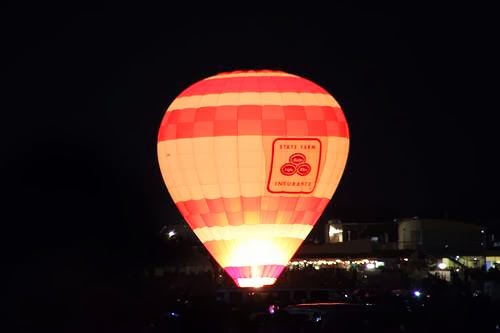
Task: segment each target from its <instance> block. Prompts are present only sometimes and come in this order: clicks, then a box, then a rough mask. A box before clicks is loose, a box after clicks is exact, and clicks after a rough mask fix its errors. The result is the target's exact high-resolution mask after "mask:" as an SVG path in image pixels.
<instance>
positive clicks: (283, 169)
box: [267, 138, 322, 193]
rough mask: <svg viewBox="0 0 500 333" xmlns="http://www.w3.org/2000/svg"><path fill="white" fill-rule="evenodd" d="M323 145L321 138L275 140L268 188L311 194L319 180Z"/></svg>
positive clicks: (275, 190)
mask: <svg viewBox="0 0 500 333" xmlns="http://www.w3.org/2000/svg"><path fill="white" fill-rule="evenodd" d="M321 147H322V145H321V140H320V139H317V138H277V139H275V140H274V141H273V147H272V156H271V165H270V166H271V168H270V170H269V178H268V182H267V190H268V191H269V192H271V193H312V192H313V191H314V188H315V187H316V183H317V181H318V175H319V166H320V162H321Z"/></svg>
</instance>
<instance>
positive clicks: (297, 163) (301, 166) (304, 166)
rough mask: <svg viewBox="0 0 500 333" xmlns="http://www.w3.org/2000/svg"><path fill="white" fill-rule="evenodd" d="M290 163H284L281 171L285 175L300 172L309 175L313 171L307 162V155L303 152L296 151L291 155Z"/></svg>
mask: <svg viewBox="0 0 500 333" xmlns="http://www.w3.org/2000/svg"><path fill="white" fill-rule="evenodd" d="M288 161H289V162H288V163H285V164H283V166H282V167H281V168H280V171H281V173H282V174H283V175H285V176H292V175H294V174H298V175H299V176H307V175H308V174H309V172H311V165H309V163H306V156H305V155H304V154H301V153H295V154H292V155H291V156H290V158H289V159H288Z"/></svg>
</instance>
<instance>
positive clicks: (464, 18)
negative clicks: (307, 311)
mask: <svg viewBox="0 0 500 333" xmlns="http://www.w3.org/2000/svg"><path fill="white" fill-rule="evenodd" d="M3 6H4V7H3V9H2V10H1V12H2V14H1V16H2V19H1V20H0V25H1V31H2V32H1V44H2V70H1V74H0V76H1V78H2V79H1V85H2V87H1V91H2V98H1V110H2V113H1V114H2V121H1V127H2V130H1V132H0V135H1V137H0V147H1V151H2V157H1V158H0V168H1V169H0V170H1V173H0V177H1V187H2V204H1V207H2V208H1V216H2V218H1V220H2V226H3V228H4V229H3V237H4V239H5V240H6V241H5V242H4V245H5V244H7V248H8V249H9V251H8V252H7V254H8V255H7V257H8V259H7V262H9V263H12V264H13V266H12V267H14V268H13V269H12V270H11V272H12V276H13V279H17V278H20V277H23V276H25V274H24V272H27V271H32V270H35V271H37V272H46V271H49V270H50V269H51V268H50V267H52V266H51V265H53V266H54V267H56V266H57V267H61V266H63V267H66V266H68V267H69V266H71V265H70V264H69V263H70V262H72V258H77V259H75V260H78V264H76V263H73V264H72V265H80V266H78V267H82V265H83V266H85V265H89V267H90V266H92V267H94V266H93V265H97V266H98V267H99V269H102V270H106V269H109V267H110V266H113V265H115V266H116V267H122V266H134V264H136V266H137V267H140V266H141V265H142V264H143V263H144V262H146V261H147V260H148V258H149V256H150V255H153V254H154V252H155V248H154V247H151V245H150V244H152V243H153V239H155V237H157V234H158V233H159V230H160V228H161V226H163V225H164V224H172V223H183V222H182V219H181V217H180V215H179V214H178V213H177V210H176V208H175V206H174V205H173V203H172V201H171V199H170V196H169V195H168V193H167V190H166V188H165V186H164V184H163V182H162V179H161V175H160V171H159V167H158V163H157V159H156V138H157V131H158V128H159V125H160V121H161V119H162V117H163V113H164V110H165V108H166V107H167V106H168V105H169V103H170V102H171V101H172V100H173V99H174V98H175V97H176V96H177V95H178V94H179V93H180V92H181V91H182V90H183V89H184V88H186V87H187V86H189V85H190V84H192V83H194V82H196V81H198V80H200V79H202V78H205V77H207V76H210V75H213V74H216V73H218V72H221V71H229V70H236V69H261V68H264V69H276V70H284V71H287V72H291V73H294V74H298V75H300V76H303V77H305V78H308V79H310V80H312V81H314V82H316V83H318V84H319V85H321V86H322V87H324V88H325V89H327V90H328V91H329V92H330V93H331V94H332V95H333V96H335V98H336V99H337V100H338V101H339V103H340V105H341V106H342V108H343V110H344V113H345V115H346V118H347V120H348V123H349V128H350V132H351V150H350V155H349V159H348V163H347V166H346V171H345V174H344V176H343V178H342V180H341V183H340V185H339V188H338V189H337V191H336V193H335V195H334V198H333V202H332V204H333V209H331V213H332V217H335V218H340V219H343V220H348V221H380V220H391V219H393V218H400V217H412V216H421V217H439V218H440V217H443V216H449V217H450V218H457V219H464V220H473V221H491V220H495V219H496V218H498V216H499V214H498V198H499V195H498V190H497V188H498V185H499V181H498V180H499V177H498V170H499V163H498V162H497V154H498V151H499V149H498V122H497V119H498V117H497V113H498V111H499V109H498V102H497V101H495V100H494V98H495V93H496V92H497V90H498V74H499V73H498V59H499V54H498V53H499V52H498V51H497V47H498V45H497V44H498V33H497V31H498V28H499V27H498V20H497V18H496V17H495V16H494V15H493V11H491V10H490V9H489V8H479V7H475V8H470V7H465V6H463V7H443V8H437V7H431V6H429V7H427V8H423V7H405V8H397V7H389V6H385V7H384V6H378V5H377V6H373V7H362V6H354V5H347V4H338V5H332V6H331V7H330V5H329V7H326V5H324V6H325V7H316V8H311V9H310V10H309V9H307V8H298V7H297V8H291V11H290V12H288V13H287V12H281V13H279V12H272V11H266V12H265V13H266V14H263V12H264V11H263V10H261V11H260V12H261V13H260V14H256V12H258V11H257V10H258V8H257V7H255V8H251V9H252V10H253V12H248V13H245V10H244V9H240V10H236V9H235V11H234V12H232V13H225V12H219V13H217V14H215V15H214V14H213V13H212V12H210V13H209V12H204V11H203V10H200V11H199V12H198V13H193V12H192V10H191V9H190V8H189V7H186V8H184V9H177V8H176V7H175V6H173V5H172V6H171V7H168V6H167V5H164V7H148V6H146V5H141V6H138V5H134V6H132V5H124V4H121V3H115V4H112V5H106V6H97V7H92V6H83V5H82V6H80V7H79V6H69V5H67V4H66V5H62V4H58V5H48V4H45V3H44V4H43V5H42V4H39V5H29V4H26V3H22V4H16V5H14V4H11V5H3ZM249 9H250V8H249ZM277 13H279V14H277ZM96 262H97V264H96ZM37 265H38V266H37ZM99 265H100V266H99ZM97 266H96V267H97ZM89 270H90V268H89ZM28 278H29V277H26V279H28Z"/></svg>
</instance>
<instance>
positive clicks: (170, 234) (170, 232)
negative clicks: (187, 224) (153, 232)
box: [168, 230, 175, 238]
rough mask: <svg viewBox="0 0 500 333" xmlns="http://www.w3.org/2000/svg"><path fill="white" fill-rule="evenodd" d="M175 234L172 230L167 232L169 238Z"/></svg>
mask: <svg viewBox="0 0 500 333" xmlns="http://www.w3.org/2000/svg"><path fill="white" fill-rule="evenodd" d="M174 236H175V231H174V230H170V231H169V232H168V238H171V237H174Z"/></svg>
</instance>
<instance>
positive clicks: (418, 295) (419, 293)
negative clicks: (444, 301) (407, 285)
mask: <svg viewBox="0 0 500 333" xmlns="http://www.w3.org/2000/svg"><path fill="white" fill-rule="evenodd" d="M413 295H415V297H420V296H421V295H422V293H421V292H420V291H418V290H415V291H414V292H413Z"/></svg>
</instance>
